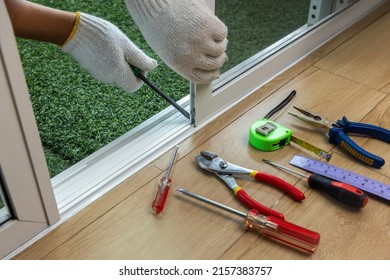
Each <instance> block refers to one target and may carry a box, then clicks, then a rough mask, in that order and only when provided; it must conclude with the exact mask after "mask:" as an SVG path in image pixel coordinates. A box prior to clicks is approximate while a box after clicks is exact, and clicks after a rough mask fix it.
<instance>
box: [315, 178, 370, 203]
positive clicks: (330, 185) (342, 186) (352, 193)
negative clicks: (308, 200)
mask: <svg viewBox="0 0 390 280" xmlns="http://www.w3.org/2000/svg"><path fill="white" fill-rule="evenodd" d="M308 184H309V186H310V187H312V188H313V189H317V190H321V191H324V192H326V193H327V194H329V195H331V196H332V197H333V198H335V199H336V200H338V201H340V202H342V203H345V204H347V205H349V206H353V207H356V208H363V207H364V206H366V204H367V202H368V196H367V194H366V193H365V192H363V191H362V190H360V189H358V188H355V187H354V186H351V185H349V184H346V183H342V182H337V181H333V180H331V179H329V178H326V177H324V176H322V175H320V174H317V173H313V174H312V175H310V176H309V178H308Z"/></svg>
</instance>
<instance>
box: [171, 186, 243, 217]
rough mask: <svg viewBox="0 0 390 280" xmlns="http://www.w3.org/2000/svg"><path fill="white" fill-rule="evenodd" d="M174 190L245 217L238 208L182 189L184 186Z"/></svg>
mask: <svg viewBox="0 0 390 280" xmlns="http://www.w3.org/2000/svg"><path fill="white" fill-rule="evenodd" d="M176 191H178V192H179V193H182V194H184V195H186V196H189V197H192V198H195V199H197V200H199V201H202V202H205V203H207V204H210V205H213V206H215V207H218V208H220V209H223V210H225V211H227V212H230V213H233V214H236V215H238V216H242V217H246V214H245V213H244V212H241V211H239V210H236V209H234V208H231V207H229V206H226V205H224V204H222V203H219V202H216V201H214V200H211V199H209V198H206V197H203V196H201V195H198V194H194V193H192V192H189V191H187V190H186V189H184V188H178V189H177V190H176Z"/></svg>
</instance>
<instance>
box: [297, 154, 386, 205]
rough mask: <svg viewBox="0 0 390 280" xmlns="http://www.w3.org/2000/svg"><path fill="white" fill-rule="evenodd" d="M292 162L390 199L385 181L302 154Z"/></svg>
mask: <svg viewBox="0 0 390 280" xmlns="http://www.w3.org/2000/svg"><path fill="white" fill-rule="evenodd" d="M290 164H291V165H293V166H296V167H299V168H302V169H304V170H306V171H309V172H311V173H317V174H320V175H322V176H325V177H328V178H331V179H333V180H336V181H339V182H343V183H347V184H350V185H352V186H354V187H356V188H359V189H361V190H363V191H366V192H369V193H372V194H374V195H377V196H380V197H382V198H385V199H387V200H390V185H388V184H385V183H383V182H379V181H377V180H374V179H371V178H368V177H366V176H363V175H360V174H357V173H354V172H352V171H349V170H346V169H342V168H339V167H337V166H334V165H330V164H328V163H325V162H321V161H318V160H315V159H312V158H309V157H306V156H302V155H295V156H294V157H293V159H292V160H291V161H290Z"/></svg>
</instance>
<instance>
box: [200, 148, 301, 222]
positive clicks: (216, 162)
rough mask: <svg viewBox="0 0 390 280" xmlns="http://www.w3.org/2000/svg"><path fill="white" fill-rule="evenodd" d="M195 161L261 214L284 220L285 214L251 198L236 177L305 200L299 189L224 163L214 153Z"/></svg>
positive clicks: (203, 155) (273, 177)
mask: <svg viewBox="0 0 390 280" xmlns="http://www.w3.org/2000/svg"><path fill="white" fill-rule="evenodd" d="M195 159H196V161H197V163H198V165H199V167H200V168H202V169H204V170H207V171H209V172H212V173H214V174H215V175H217V176H218V177H219V178H220V179H221V180H222V181H224V182H225V183H226V184H227V186H228V187H229V188H230V189H231V190H232V191H233V192H234V194H235V195H236V196H237V198H238V199H239V200H240V201H241V202H243V203H244V204H245V205H246V206H248V207H250V208H251V209H256V210H257V211H258V212H259V213H261V214H264V215H271V216H274V217H277V218H279V219H283V220H284V216H283V214H281V213H279V212H277V211H275V210H273V209H271V208H268V207H266V206H264V205H262V204H261V203H259V202H257V201H256V200H254V199H253V198H252V197H250V196H249V195H248V194H247V193H246V192H245V191H244V190H243V189H242V188H241V187H240V186H239V185H237V183H236V180H235V179H234V176H235V175H247V176H250V177H251V178H253V179H255V180H257V181H261V182H264V183H268V184H270V185H273V186H275V187H277V188H279V189H281V190H283V191H285V192H287V193H288V194H290V195H291V196H292V197H293V198H295V199H296V200H298V201H300V200H303V199H305V195H304V194H303V193H302V192H301V191H300V190H299V189H297V188H295V187H294V186H293V185H291V184H289V183H287V182H286V181H283V180H282V179H280V178H278V177H276V176H273V175H271V174H267V173H264V172H260V171H256V170H250V169H247V168H244V167H241V166H238V165H235V164H232V163H230V162H227V161H224V160H223V159H222V158H220V157H219V156H218V155H217V154H216V153H214V152H210V151H201V152H200V154H199V155H197V156H196V157H195Z"/></svg>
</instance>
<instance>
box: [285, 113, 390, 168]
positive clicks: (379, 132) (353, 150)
mask: <svg viewBox="0 0 390 280" xmlns="http://www.w3.org/2000/svg"><path fill="white" fill-rule="evenodd" d="M293 107H294V108H295V109H296V110H298V111H299V112H301V113H302V114H303V115H298V114H295V113H291V112H289V114H290V115H292V116H294V117H296V118H298V119H300V120H302V121H304V122H306V123H309V124H311V125H314V126H317V127H320V128H324V129H328V136H329V142H330V143H334V144H337V145H339V146H341V147H342V148H343V149H344V150H345V151H347V152H348V153H349V154H351V155H352V156H354V157H355V158H357V159H358V160H360V161H362V162H364V163H365V164H367V165H369V166H372V167H376V168H380V167H382V166H383V165H384V164H385V160H384V159H383V158H381V157H379V156H377V155H374V154H372V153H370V152H368V151H366V150H364V149H363V148H362V147H360V146H359V145H358V144H356V143H355V142H354V141H353V140H352V139H351V138H350V137H349V136H348V134H359V135H364V136H369V137H372V138H375V139H378V140H382V141H384V142H387V143H390V130H388V129H386V128H383V127H379V126H376V125H372V124H365V123H359V122H350V121H349V120H348V119H347V118H346V117H345V116H344V117H343V118H342V119H341V120H338V121H337V122H333V121H330V120H328V119H326V118H325V117H323V116H321V115H320V114H317V113H314V112H311V111H309V110H306V109H301V108H298V107H295V106H293Z"/></svg>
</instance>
